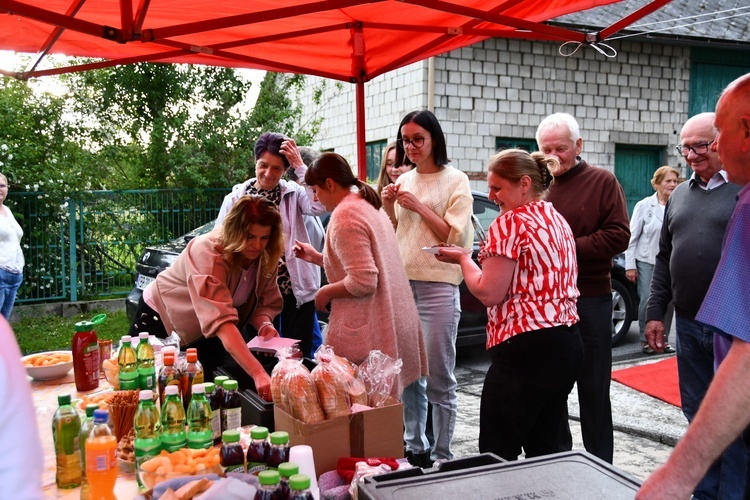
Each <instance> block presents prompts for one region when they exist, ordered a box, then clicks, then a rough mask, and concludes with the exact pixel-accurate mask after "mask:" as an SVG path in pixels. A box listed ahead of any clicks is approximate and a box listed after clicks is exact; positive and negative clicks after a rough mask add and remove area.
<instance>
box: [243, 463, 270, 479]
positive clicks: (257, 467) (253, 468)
mask: <svg viewBox="0 0 750 500" xmlns="http://www.w3.org/2000/svg"><path fill="white" fill-rule="evenodd" d="M266 469H268V467H267V466H266V464H264V463H263V462H248V463H247V473H248V474H253V475H255V476H257V475H258V473H259V472H260V471H263V470H266Z"/></svg>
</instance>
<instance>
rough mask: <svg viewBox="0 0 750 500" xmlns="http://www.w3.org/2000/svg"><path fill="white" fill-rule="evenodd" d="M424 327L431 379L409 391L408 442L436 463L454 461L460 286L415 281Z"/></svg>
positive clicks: (406, 395) (406, 391) (406, 397)
mask: <svg viewBox="0 0 750 500" xmlns="http://www.w3.org/2000/svg"><path fill="white" fill-rule="evenodd" d="M409 283H410V284H411V289H412V293H413V294H414V300H415V301H416V303H417V311H418V312H419V320H420V322H421V324H422V334H423V335H424V340H425V348H426V350H427V365H428V367H429V370H430V375H429V376H427V377H423V378H422V379H420V380H418V381H416V382H414V383H412V384H411V385H409V386H408V387H406V388H405V389H404V392H403V394H402V396H401V400H402V402H403V405H404V441H405V442H406V449H407V450H409V451H412V452H414V453H420V452H424V451H428V450H429V449H430V445H432V452H431V458H432V459H433V460H439V459H446V460H451V459H452V458H453V453H452V452H451V449H450V446H451V440H452V439H453V429H454V428H455V426H456V409H457V407H458V398H457V396H456V388H457V386H458V384H457V383H456V377H455V376H454V375H453V371H454V369H455V368H456V335H457V334H458V320H459V318H460V316H461V304H460V302H459V294H458V287H457V286H456V285H451V284H450V283H440V282H432V281H410V282H409ZM428 401H429V403H430V406H431V407H432V431H433V436H434V439H435V442H434V443H430V442H429V441H428V439H427V437H426V434H425V427H426V425H427V408H428Z"/></svg>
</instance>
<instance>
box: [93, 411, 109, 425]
mask: <svg viewBox="0 0 750 500" xmlns="http://www.w3.org/2000/svg"><path fill="white" fill-rule="evenodd" d="M107 420H109V412H108V411H107V410H100V409H96V410H94V423H95V424H106V423H107Z"/></svg>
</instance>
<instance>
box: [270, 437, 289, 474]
mask: <svg viewBox="0 0 750 500" xmlns="http://www.w3.org/2000/svg"><path fill="white" fill-rule="evenodd" d="M269 437H270V439H271V448H270V449H269V450H268V460H266V465H267V466H268V468H269V469H278V468H279V464H281V463H283V462H288V461H289V433H288V432H286V431H276V432H272V433H271V434H270V436H269Z"/></svg>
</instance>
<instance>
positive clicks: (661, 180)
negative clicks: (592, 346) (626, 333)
mask: <svg viewBox="0 0 750 500" xmlns="http://www.w3.org/2000/svg"><path fill="white" fill-rule="evenodd" d="M679 175H680V172H679V171H678V170H677V169H676V168H673V167H670V166H663V167H659V168H657V169H656V172H654V176H653V178H652V179H651V186H652V187H653V188H654V190H656V192H655V193H654V194H652V195H651V196H649V197H647V198H644V199H642V200H641V201H639V202H638V203H636V204H635V208H634V209H633V216H632V217H631V218H630V244H629V245H628V249H627V250H626V251H625V277H626V278H628V279H629V280H630V281H632V282H633V283H636V286H637V287H638V297H639V299H640V303H639V304H638V330H639V332H640V336H641V349H642V350H643V352H644V353H645V354H654V353H655V352H656V351H654V350H653V349H651V348H650V347H649V345H648V342H646V306H647V305H648V296H649V294H650V293H651V277H652V276H653V274H654V265H655V264H656V254H658V253H659V237H660V235H661V226H662V223H663V222H664V208H665V207H666V205H667V200H668V199H669V196H670V195H671V194H672V191H674V188H676V187H677V184H678V180H677V179H678V177H679ZM673 314H674V306H673V305H672V304H671V303H670V305H669V307H668V309H667V314H666V316H665V317H664V331H665V332H666V336H669V329H670V326H671V324H672V316H673ZM665 340H666V339H665ZM664 352H675V349H674V347H672V346H671V345H669V343H668V342H667V343H665V344H664Z"/></svg>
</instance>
